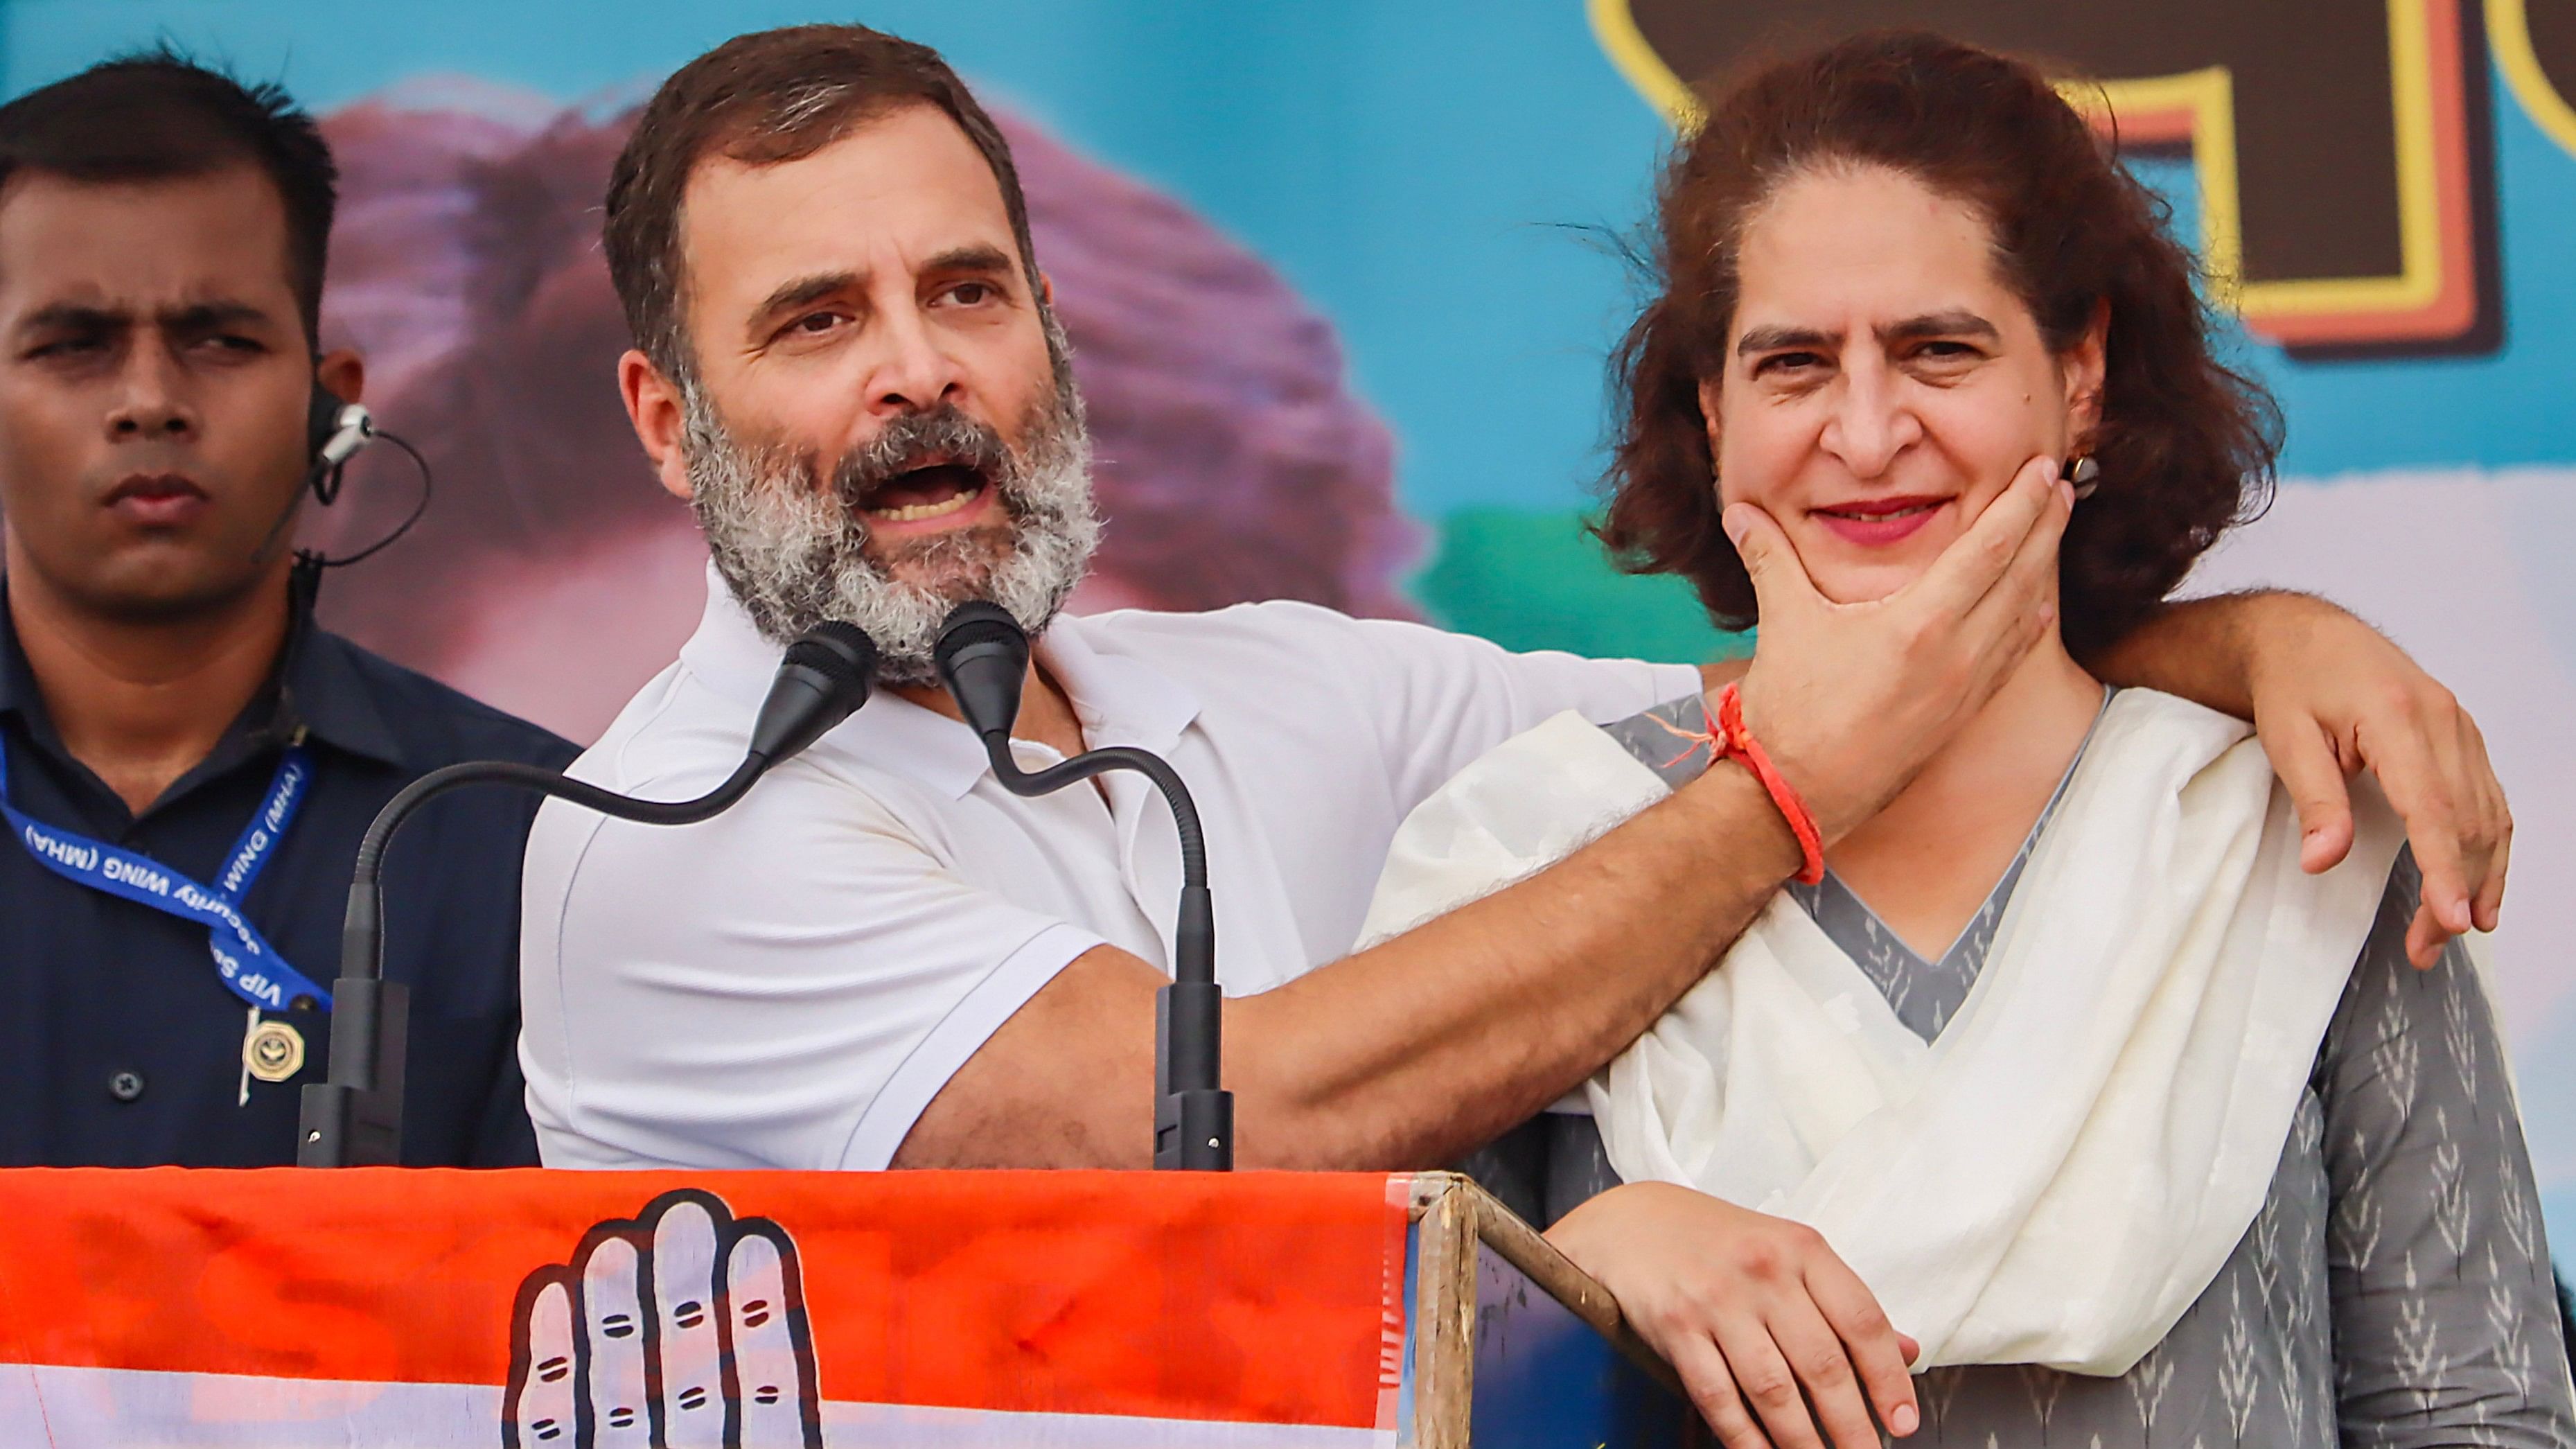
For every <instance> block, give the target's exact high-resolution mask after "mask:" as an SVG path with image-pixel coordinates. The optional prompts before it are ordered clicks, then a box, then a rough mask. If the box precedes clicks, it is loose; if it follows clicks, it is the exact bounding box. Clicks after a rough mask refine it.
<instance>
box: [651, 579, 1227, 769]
mask: <svg viewBox="0 0 2576 1449" xmlns="http://www.w3.org/2000/svg"><path fill="white" fill-rule="evenodd" d="M1097 635H1098V626H1097V625H1095V624H1093V623H1091V622H1089V621H1086V620H1084V619H1081V618H1079V617H1076V616H1074V615H1070V614H1059V615H1058V616H1056V619H1055V622H1053V623H1052V624H1049V625H1048V626H1047V629H1046V632H1045V633H1044V634H1041V635H1039V636H1038V639H1037V641H1036V642H1037V656H1038V662H1039V663H1040V665H1041V666H1043V667H1044V668H1045V669H1046V670H1047V672H1048V673H1050V674H1052V675H1053V676H1055V680H1056V682H1057V683H1058V684H1060V685H1062V686H1063V687H1064V691H1065V694H1066V696H1067V697H1068V698H1070V699H1071V701H1072V703H1073V713H1074V718H1075V719H1076V720H1077V721H1078V722H1079V723H1080V724H1081V725H1082V733H1083V738H1084V739H1085V740H1086V741H1087V742H1088V743H1089V744H1090V745H1091V747H1092V748H1094V749H1098V748H1100V747H1101V746H1104V745H1135V746H1138V747H1141V748H1143V749H1148V750H1153V751H1155V752H1157V753H1164V752H1168V751H1169V750H1170V749H1171V748H1172V746H1174V745H1176V744H1178V743H1179V742H1180V738H1181V732H1182V731H1184V730H1186V729H1188V728H1189V726H1190V724H1191V722H1192V721H1194V720H1196V719H1197V718H1198V714H1199V701H1198V698H1197V696H1196V695H1194V694H1193V693H1191V691H1190V690H1189V688H1188V686H1186V685H1184V684H1182V683H1181V682H1180V681H1179V680H1177V679H1174V678H1172V677H1171V676H1170V675H1168V674H1165V673H1164V672H1163V671H1161V670H1160V669H1157V668H1155V667H1154V666H1152V665H1150V664H1147V663H1145V662H1144V661H1142V660H1139V659H1135V658H1131V657H1129V656H1127V655H1124V654H1116V653H1104V652H1103V651H1102V649H1101V648H1100V647H1099V646H1100V640H1099V639H1098V637H1097ZM785 652H786V651H785V650H783V649H781V648H780V647H779V646H778V645H776V644H772V643H770V642H769V641H768V640H767V639H764V638H762V637H761V635H760V631H759V630H758V629H757V628H755V627H754V626H753V624H752V622H751V615H750V614H749V613H748V612H747V611H745V610H744V609H743V607H742V605H741V604H740V603H739V602H737V601H736V600H735V599H734V596H733V590H732V588H731V587H730V586H728V585H727V584H726V583H725V581H724V578H723V576H722V575H720V574H718V573H717V572H716V571H715V569H714V568H713V567H712V566H710V567H709V568H708V570H707V611H706V614H705V617H704V618H703V619H701V620H700V622H699V624H698V632H697V633H696V634H695V635H693V636H691V637H690V639H689V642H688V644H687V645H686V646H684V647H683V648H682V649H681V650H680V662H681V664H683V665H684V666H686V667H687V668H688V669H689V671H690V672H691V673H693V674H695V675H697V676H698V677H699V678H700V679H702V680H704V681H705V682H706V683H707V685H708V686H709V687H710V688H712V689H714V690H715V691H716V692H718V693H719V694H722V695H724V696H726V697H727V698H729V699H733V700H736V701H739V702H740V703H741V704H742V706H743V710H744V713H743V733H744V735H745V736H746V737H748V736H749V734H750V731H751V719H752V712H753V711H756V710H758V709H759V707H760V701H761V700H762V699H763V698H764V697H766V695H767V694H768V692H769V683H770V680H771V679H772V678H773V677H775V676H776V674H777V672H778V662H779V660H780V658H782V657H783V656H784V654H785ZM813 748H814V749H816V750H819V751H825V752H828V753H829V754H831V755H833V756H834V757H836V758H839V759H843V760H847V761H850V762H852V763H855V764H860V765H866V766H870V767H873V768H876V769H881V770H889V771H892V772H894V773H896V774H899V775H904V776H907V777H909V778H911V779H914V780H918V781H920V782H921V783H922V784H924V785H926V786H928V787H929V788H931V789H932V790H935V791H937V792H939V793H940V794H942V795H945V796H946V797H948V798H949V799H952V800H958V799H963V798H965V795H966V792H967V791H969V790H972V789H973V788H974V787H975V782H976V781H978V780H981V779H983V778H984V777H985V776H986V775H987V774H989V773H990V772H991V770H992V762H991V761H989V760H987V759H986V758H985V757H984V746H983V744H982V742H981V741H979V740H977V739H976V738H975V735H974V732H973V731H971V730H969V729H967V728H966V726H965V725H963V724H961V723H959V722H958V721H956V720H953V719H950V718H949V717H948V716H946V715H944V714H940V713H938V712H937V711H935V710H930V709H925V708H923V707H922V706H920V705H917V704H915V703H913V702H912V701H911V700H908V699H905V698H903V697H902V696H900V695H896V694H893V693H891V692H887V691H883V690H880V691H878V692H877V693H875V694H873V695H871V696H869V698H868V702H867V705H866V707H865V708H863V709H861V710H860V711H859V712H858V713H857V714H854V715H852V716H850V717H849V718H848V719H846V720H843V721H842V722H841V723H840V724H838V725H836V726H834V727H833V729H832V730H831V732H830V733H828V734H826V735H824V736H823V738H822V739H820V740H818V741H816V742H815V744H814V745H813Z"/></svg>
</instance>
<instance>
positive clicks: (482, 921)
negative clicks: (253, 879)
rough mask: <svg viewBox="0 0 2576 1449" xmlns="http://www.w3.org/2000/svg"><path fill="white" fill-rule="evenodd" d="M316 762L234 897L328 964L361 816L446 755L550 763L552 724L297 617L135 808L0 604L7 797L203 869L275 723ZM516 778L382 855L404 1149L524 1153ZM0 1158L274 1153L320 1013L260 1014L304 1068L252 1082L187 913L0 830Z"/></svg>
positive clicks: (288, 941)
mask: <svg viewBox="0 0 2576 1449" xmlns="http://www.w3.org/2000/svg"><path fill="white" fill-rule="evenodd" d="M299 734H300V735H301V736H302V737H303V739H304V743H305V745H306V747H307V748H308V750H309V751H310V752H311V755H312V759H313V765H314V778H313V783H312V786H311V791H310V793H309V794H308V795H307V796H306V797H305V801H304V806H303V810H302V812H301V814H299V815H298V816H297V818H296V820H295V822H294V824H293V826H292V828H291V829H290V830H289V831H288V832H287V836H286V839H285V841H284V842H283V844H282V845H280V846H279V847H278V849H277V854H276V855H275V856H274V857H273V858H272V859H271V860H270V861H269V863H268V867H267V869H266V871H265V872H263V873H262V874H261V876H260V877H259V879H258V881H257V883H256V884H254V885H253V886H252V887H251V890H250V894H249V896H248V897H247V899H246V900H245V901H244V903H243V909H244V913H245V914H246V915H247V916H248V917H249V919H250V922H251V924H252V925H253V926H255V927H257V928H258V930H259V931H260V933H261V934H262V935H264V936H265V937H267V939H268V941H269V942H270V944H272V945H273V946H275V947H276V948H277V950H278V952H279V954H281V955H283V956H284V957H285V958H286V959H287V961H288V962H289V963H291V964H292V965H294V966H295V967H296V968H297V969H298V970H300V971H302V972H303V973H304V974H305V975H306V976H308V977H310V978H312V979H313V980H315V981H318V982H321V983H323V984H325V985H326V986H327V985H328V984H330V982H331V981H332V980H333V979H334V978H336V977H337V976H338V975H339V974H340V955H339V946H340V918H341V913H342V910H343V908H344V907H345V905H346V904H347V900H348V892H349V868H350V865H351V863H352V861H353V859H354V858H355V856H356V854H357V850H358V840H359V837H360V836H362V835H364V834H365V833H366V829H367V823H368V822H369V821H371V820H373V819H374V818H375V815H376V811H377V810H378V809H380V808H381V807H382V806H383V805H384V803H385V802H386V801H387V800H389V799H391V798H392V797H393V794H394V792H395V791H397V790H399V789H401V788H402V787H403V786H404V785H406V784H408V783H409V782H410V781H412V780H414V779H416V778H418V777H419V776H421V775H424V774H427V773H428V772H429V771H431V770H434V769H436V768H438V767H439V766H441V765H446V764H452V763H454V762H456V761H459V760H479V759H505V760H521V761H525V762H527V763H530V764H537V765H544V766H547V767H550V768H560V767H562V766H564V765H566V764H569V763H570V762H571V761H572V758H573V756H574V754H575V753H576V751H575V750H574V748H573V746H572V745H570V744H569V743H567V742H565V741H564V740H561V739H558V738H556V737H555V736H554V735H552V734H549V733H547V732H546V731H544V730H542V729H539V728H537V727H536V726H535V725H532V724H528V723H526V722H525V721H522V720H518V719H514V718H512V717H510V716H509V715H506V714H503V713H501V712H500V711H498V710H495V709H491V708H489V707H487V706H485V705H481V704H478V703H476V702H475V701H473V700H471V699H468V698H466V697H465V696H464V695H461V694H458V693H457V692H456V691H454V690H452V689H449V688H447V687H446V686H445V685H442V684H439V683H437V682H435V681H433V680H430V679H428V678H425V677H423V676H421V675H418V674H414V673H412V672H411V671H410V670H407V669H404V668H401V667H399V666H397V665H395V664H392V663H390V662H388V661H386V660H384V659H380V658H378V657H376V656H375V655H373V654H370V653H368V652H367V651H365V650H363V649H360V648H358V647H357V646H356V645H354V644H351V643H349V642H348V641H347V640H344V639H341V638H338V637H337V636H335V635H332V634H330V633H328V632H325V631H324V630H322V629H319V628H317V627H315V626H314V625H313V624H312V622H311V620H310V619H309V618H307V617H299V618H298V619H297V620H296V622H295V624H294V627H293V630H292V632H291V634H290V635H289V638H288V643H287V648H286V652H285V655H284V657H283V659H282V662H281V664H280V666H279V668H278V670H277V674H276V677H275V679H274V680H273V681H272V682H271V684H270V685H269V687H268V688H266V689H265V690H263V691H262V692H261V694H260V695H259V696H258V697H257V698H255V699H253V700H252V702H251V704H250V706H249V708H247V709H245V710H244V711H243V712H242V715H241V717H240V718H239V719H237V720H235V721H234V722H233V725H232V727H231V729H230V730H228V731H227V732H226V733H225V735H224V737H223V739H222V741H221V743H219V744H217V745H216V746H215V750H214V753H213V754H211V755H209V756H207V758H206V760H205V761H204V763H202V764H200V765H198V766H197V768H195V769H194V770H191V771H189V772H188V773H187V774H186V775H185V776H182V777H181V778H180V779H179V780H178V782H177V783H175V784H173V785H172V786H171V787H170V788H169V790H168V791H167V792H165V793H164V794H163V795H162V797H161V798H160V799H159V800H157V801H155V802H154V803H153V805H152V808H151V809H149V810H147V811H145V812H144V813H143V814H142V815H141V816H139V817H138V816H136V815H135V814H134V813H133V812H131V811H130V810H128V809H127V808H126V806H125V803H124V802H123V801H122V800H120V799H118V798H117V796H116V793H115V792H114V791H112V790H110V789H108V787H107V785H106V784H105V783H104V782H103V781H101V780H100V779H99V778H98V777H97V776H96V775H94V774H92V773H91V772H90V771H89V770H88V769H87V768H86V767H84V766H82V765H81V764H80V762H78V761H77V760H74V759H73V758H72V757H71V756H70V755H69V754H67V753H65V751H64V750H63V747H62V743H61V741H60V739H59V738H58V737H57V736H56V735H55V733H54V728H53V725H52V722H51V721H50V720H49V719H48V718H47V717H46V713H45V705H44V699H43V696H42V695H41V694H40V693H39V692H38V690H37V687H36V680H35V676H34V674H33V673H32V672H31V671H30V669H29V668H28V665H27V660H26V656H25V655H24V653H22V652H21V651H20V649H19V645H18V637H17V631H16V629H15V628H14V627H13V626H12V625H11V623H10V621H9V618H8V611H7V610H6V609H5V608H0V748H5V749H6V750H7V751H8V752H9V753H8V766H9V771H8V774H9V803H10V804H11V805H12V806H14V807H15V808H16V809H17V810H18V811H20V812H21V813H22V814H25V815H28V816H31V817H33V818H34V819H36V820H38V821H41V822H43V823H45V824H47V825H52V826H56V827H59V828H62V829H67V830H73V831H78V832H79V833H81V834H83V835H86V836H89V837H91V838H93V839H96V840H101V841H105V842H107V843H109V844H111V845H117V846H121V847H123V848H125V849H127V850H131V851H133V852H135V853H137V854H140V855H145V856H149V857H150V858H152V859H153V860H155V861H158V862H160V863H161V864H164V865H168V866H172V867H175V868H177V869H178V870H180V871H182V872H184V873H186V874H187V875H188V876H189V877H191V878H192V879H195V880H197V881H200V882H206V881H212V880H213V879H214V878H215V876H216V875H217V873H218V872H219V870H220V869H221V864H222V860H223V857H224V855H225V853H226V852H227V851H228V850H229V849H230V848H231V846H232V843H233V840H234V838H235V837H236V836H237V835H239V834H240V832H241V829H242V827H243V826H244V825H245V824H247V823H248V822H249V820H250V818H251V815H252V814H253V813H254V812H255V811H257V810H258V809H259V808H260V806H261V804H262V803H263V802H264V801H265V799H266V797H267V794H268V789H269V784H270V781H271V780H272V779H273V777H274V776H275V774H276V771H277V764H278V760H279V758H280V756H281V755H282V754H283V753H284V751H285V749H286V747H287V745H288V744H289V743H290V742H291V741H293V740H294V739H295V738H296V737H297V736H298V735H299ZM536 804H537V802H536V801H535V799H534V798H532V797H531V796H529V795H526V794H524V793H521V792H517V791H511V790H503V789H491V788H484V789H471V790H464V791H460V792H458V793H456V794H453V795H449V796H446V797H444V798H442V799H439V800H436V801H433V802H431V803H430V804H429V805H427V806H425V807H423V808H422V810H421V811H420V813H419V814H417V815H415V816H414V817H412V820H411V823H410V824H408V825H406V826H405V827H404V829H403V833H402V834H401V835H400V836H398V837H396V838H395V841H394V844H393V848H392V850H391V851H390V852H389V853H388V855H387V857H386V861H385V869H384V883H385V917H386V940H385V975H386V976H387V977H389V978H391V979H393V980H396V981H400V982H403V983H405V984H406V985H408V986H409V987H410V988H411V1037H410V1063H409V1069H408V1073H407V1077H406V1081H405V1090H404V1113H403V1161H404V1162H405V1163H407V1164H410V1165H414V1166H440V1165H445V1166H467V1165H474V1166H499V1165H511V1164H529V1163H534V1162H535V1161H536V1160H537V1153H536V1139H535V1134H534V1133H533V1132H532V1131H531V1129H530V1128H529V1126H528V1116H527V1107H526V1103H525V1101H524V1086H523V1083H522V1082H521V1079H520V1076H519V1059H518V1037H519V859H520V854H521V852H522V850H523V848H524V846H525V844H526V841H527V834H528V824H529V822H530V820H531V819H533V818H534V816H535V813H536ZM0 1002H5V1005H0V1164H6V1165H10V1166H22V1165H34V1164H55V1165H76V1164H93V1165H102V1166H115V1167H136V1166H145V1165H150V1164H155V1163H176V1164H180V1165H183V1166H192V1167H255V1166H267V1165H272V1164H284V1163H291V1162H293V1161H294V1160H295V1130H296V1109H297V1105H298V1098H299V1096H300V1093H301V1091H302V1088H303V1086H304V1084H305V1083H307V1082H318V1081H320V1080H322V1077H323V1074H324V1073H325V1072H326V1071H327V1070H328V1068H329V1061H328V1056H329V1045H330V1016H329V1013H328V1012H325V1011H321V1010H318V1009H305V1010H287V1011H278V1012H270V1013H267V1016H268V1017H269V1018H270V1019H273V1020H279V1021H284V1022H287V1023H289V1024H291V1025H293V1026H294V1027H295V1028H296V1029H297V1030H298V1031H299V1032H300V1033H301V1034H302V1037H303V1040H304V1043H305V1060H304V1066H303V1069H302V1070H300V1071H298V1072H297V1073H296V1074H295V1075H294V1076H293V1077H291V1078H289V1079H288V1080H286V1081H283V1082H276V1083H270V1082H263V1081H260V1080H257V1079H256V1078H253V1079H252V1080H251V1081H250V1100H249V1102H248V1103H247V1104H243V1103H242V1102H241V1097H240V1094H241V1089H242V1083H243V1079H244V1072H243V1068H242V1048H243V1038H244V1036H245V1035H246V1032H247V1029H248V1026H249V1021H248V1017H249V1007H248V1006H246V1005H245V1004H244V1003H243V1002H242V1001H241V1000H240V999H239V998H238V997H236V996H234V995H233V994H232V992H231V991H229V990H227V989H226V988H225V987H224V985H223V983H222V981H221V980H220V979H219V978H218V977H217V976H216V974H215V967H214V958H213V957H212V956H211V955H209V954H208V952H207V949H206V928H205V927H204V926H202V925H197V924H194V923H192V922H188V921H183V920H180V919H178V918H176V917H173V916H168V915H164V914H162V913H161V912H159V911H156V910H153V909H151V908H150V907H148V906H142V905H137V904H135V903H134V902H131V901H127V900H122V899H119V898H117V897H115V896H110V895H107V894H104V893H102V892H99V891H95V890H92V889H90V888H88V887H87V886H83V885H79V884H76V883H74V882H72V881H69V880H66V879H64V878H62V877H61V876H58V875H55V874H54V873H53V872H52V871H49V870H47V869H45V868H44V867H43V866H41V865H39V864H37V863H36V861H35V860H34V859H33V858H32V857H30V856H29V855H28V853H27V849H26V845H25V843H24V842H23V841H21V840H19V839H18V838H17V837H16V836H15V835H14V834H11V835H7V836H0Z"/></svg>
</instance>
